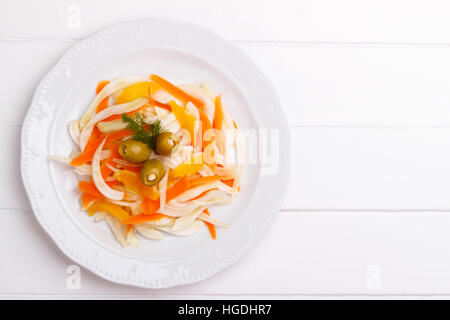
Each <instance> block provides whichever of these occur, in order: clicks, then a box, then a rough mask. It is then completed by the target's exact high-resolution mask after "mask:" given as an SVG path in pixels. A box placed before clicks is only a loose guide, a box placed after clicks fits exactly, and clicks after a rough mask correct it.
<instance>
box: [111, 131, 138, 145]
mask: <svg viewBox="0 0 450 320" xmlns="http://www.w3.org/2000/svg"><path fill="white" fill-rule="evenodd" d="M131 135H133V131H131V130H128V129H123V130H118V131H115V132H113V133H111V134H109V135H108V136H107V137H106V142H105V146H106V147H107V148H108V147H109V146H110V145H111V144H112V143H113V142H115V141H117V140H122V139H123V138H126V137H128V136H131Z"/></svg>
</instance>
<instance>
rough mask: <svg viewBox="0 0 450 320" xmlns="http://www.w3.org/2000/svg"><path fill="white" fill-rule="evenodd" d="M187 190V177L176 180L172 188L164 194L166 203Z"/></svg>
mask: <svg viewBox="0 0 450 320" xmlns="http://www.w3.org/2000/svg"><path fill="white" fill-rule="evenodd" d="M187 189H189V181H188V178H187V176H184V177H183V178H181V179H180V180H178V181H177V182H176V183H175V184H174V185H173V186H172V187H170V188H169V189H168V190H167V192H166V202H169V201H170V200H172V199H174V198H176V197H178V196H179V195H180V194H182V193H183V192H185V191H186V190H187Z"/></svg>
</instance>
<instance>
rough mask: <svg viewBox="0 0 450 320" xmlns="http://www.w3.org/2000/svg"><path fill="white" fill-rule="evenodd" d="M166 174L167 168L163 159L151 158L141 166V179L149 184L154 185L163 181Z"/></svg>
mask: <svg viewBox="0 0 450 320" xmlns="http://www.w3.org/2000/svg"><path fill="white" fill-rule="evenodd" d="M165 174H166V168H164V165H163V164H162V162H161V161H159V160H157V159H150V160H147V161H145V163H144V165H143V166H142V168H141V180H142V182H143V183H144V184H145V185H147V186H154V185H156V184H158V183H159V181H161V179H162V178H163V177H164V175H165Z"/></svg>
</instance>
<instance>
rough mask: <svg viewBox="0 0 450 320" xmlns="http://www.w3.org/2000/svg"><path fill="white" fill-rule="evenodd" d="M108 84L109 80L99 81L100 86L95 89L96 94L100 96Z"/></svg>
mask: <svg viewBox="0 0 450 320" xmlns="http://www.w3.org/2000/svg"><path fill="white" fill-rule="evenodd" d="M108 84H109V80H102V81H99V82H98V84H97V88H96V89H95V93H96V94H99V93H100V91H102V90H103V88H104V87H106V86H107V85H108Z"/></svg>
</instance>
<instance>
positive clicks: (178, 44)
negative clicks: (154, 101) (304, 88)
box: [21, 18, 289, 288]
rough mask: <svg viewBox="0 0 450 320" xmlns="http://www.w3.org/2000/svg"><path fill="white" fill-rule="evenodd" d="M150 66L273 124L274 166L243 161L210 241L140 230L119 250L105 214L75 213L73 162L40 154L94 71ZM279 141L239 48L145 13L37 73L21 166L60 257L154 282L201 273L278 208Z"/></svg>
mask: <svg viewBox="0 0 450 320" xmlns="http://www.w3.org/2000/svg"><path fill="white" fill-rule="evenodd" d="M36 63H38V61H36ZM150 73H156V74H160V75H162V76H163V77H165V78H167V79H170V80H171V81H173V82H175V83H195V82H200V81H206V82H207V83H208V84H209V85H210V86H211V87H212V88H213V89H214V91H216V92H220V93H222V95H223V101H224V103H225V104H226V105H227V107H228V108H229V109H230V111H231V113H232V114H233V116H234V118H235V120H236V122H237V123H238V126H239V127H240V128H244V129H248V128H253V129H272V130H275V132H277V133H278V139H277V141H275V142H276V144H274V145H272V147H271V148H272V159H274V158H276V159H277V160H278V163H277V166H278V167H276V168H275V170H268V169H267V168H266V166H267V165H266V164H264V163H260V162H261V161H258V163H253V164H248V165H247V169H246V175H245V178H244V180H243V184H242V192H241V193H240V194H239V195H238V196H237V197H236V198H235V201H233V203H232V204H230V205H227V206H219V207H216V208H213V211H212V212H213V215H214V216H216V217H218V218H219V219H221V220H222V221H224V222H226V223H228V224H229V225H230V228H228V229H220V230H218V236H217V240H215V241H214V240H211V239H210V237H209V235H208V232H207V229H206V228H203V229H202V230H201V231H200V232H198V233H196V234H194V235H192V236H189V237H167V238H166V239H165V240H162V241H150V240H145V239H142V241H141V246H140V247H139V248H134V247H128V248H125V249H123V248H121V247H120V245H119V244H118V243H117V241H116V240H115V239H114V237H113V235H112V233H111V232H110V231H109V229H108V228H107V226H106V225H105V224H104V223H94V222H93V221H92V218H89V217H88V216H87V215H86V213H84V212H80V210H79V207H80V204H79V200H78V199H79V193H78V191H77V176H76V175H75V173H74V172H73V170H72V169H71V168H68V167H67V166H64V165H61V164H58V163H54V162H51V161H49V160H48V159H47V158H48V156H50V155H64V156H67V155H68V154H69V153H70V151H71V149H72V143H71V141H70V138H69V135H68V132H67V124H68V122H69V121H70V120H72V119H78V118H79V117H80V115H81V114H82V112H83V111H84V110H85V109H86V107H87V106H88V104H89V102H90V101H91V100H92V99H93V96H94V92H93V91H94V89H95V86H96V84H97V82H98V81H99V80H102V79H111V78H117V77H119V76H123V75H131V74H141V75H147V74H150ZM288 146H289V143H288V129H287V124H286V122H285V120H284V118H283V116H282V113H281V110H280V105H279V102H278V99H277V97H276V95H275V92H274V89H273V88H272V86H271V85H270V83H269V82H268V81H267V79H266V78H265V77H264V76H263V75H262V74H261V72H260V71H259V70H258V69H257V68H256V66H255V65H254V64H253V62H252V61H251V60H250V59H249V58H248V57H247V56H246V55H245V54H244V53H243V52H242V50H241V49H239V48H238V47H237V46H235V45H233V44H232V43H230V42H227V41H225V40H223V39H222V38H220V37H218V36H217V35H215V34H214V33H211V32H210V31H207V30H205V29H203V28H201V27H199V26H196V25H193V24H189V23H184V22H179V21H174V20H169V19H159V18H158V19H145V20H140V21H137V22H130V23H122V24H119V25H115V26H112V27H109V28H107V29H105V30H103V31H101V32H99V33H97V34H95V35H93V36H91V37H89V38H87V39H86V40H84V41H81V42H80V43H78V44H76V45H75V46H74V47H72V48H71V49H70V50H69V51H68V52H67V53H66V54H65V55H64V56H63V57H62V58H61V60H60V61H59V62H58V63H57V64H56V66H55V67H54V68H53V69H52V70H51V71H50V72H49V73H48V74H47V75H46V76H45V78H44V79H43V80H42V81H41V83H40V84H39V86H38V88H37V90H36V93H35V95H34V97H33V101H32V103H31V106H30V109H29V111H28V113H27V116H26V118H25V121H24V125H23V130H22V153H21V169H22V178H23V182H24V185H25V189H26V191H27V193H28V197H29V199H30V202H31V206H32V208H33V211H34V213H35V215H36V217H37V219H38V221H39V222H40V224H41V225H42V227H43V228H44V229H45V230H46V231H47V233H48V234H49V235H50V236H51V238H53V240H54V241H55V242H56V244H57V245H58V247H59V248H60V249H61V250H62V251H63V252H64V253H65V254H66V255H67V256H68V257H70V258H71V259H72V260H74V261H75V262H76V263H78V264H80V265H82V266H84V267H85V268H87V269H89V270H91V271H92V272H94V273H96V274H98V275H99V276H101V277H103V278H105V279H108V280H111V281H114V282H118V283H123V284H129V285H135V286H141V287H147V288H163V287H170V286H175V285H180V284H186V283H192V282H196V281H200V280H203V279H206V278H208V277H210V276H212V275H213V274H215V273H217V272H219V271H220V270H222V269H223V268H225V267H227V266H229V265H231V264H232V263H234V262H236V261H237V260H238V259H239V258H241V257H242V256H244V255H245V254H246V253H247V252H248V251H249V250H250V249H251V248H252V247H253V246H254V245H255V243H256V242H257V240H258V239H259V238H260V237H261V236H262V235H263V233H264V232H265V231H266V230H267V229H268V228H269V226H270V224H271V222H272V218H273V217H274V215H275V214H276V213H277V211H278V208H279V203H280V199H281V194H282V191H283V189H284V187H285V185H286V180H287V176H288V159H289V155H288ZM269 171H273V172H271V173H270V172H269ZM264 172H265V173H266V174H264ZM268 172H269V173H270V174H267V173H268ZM267 258H268V259H270V257H267Z"/></svg>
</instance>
